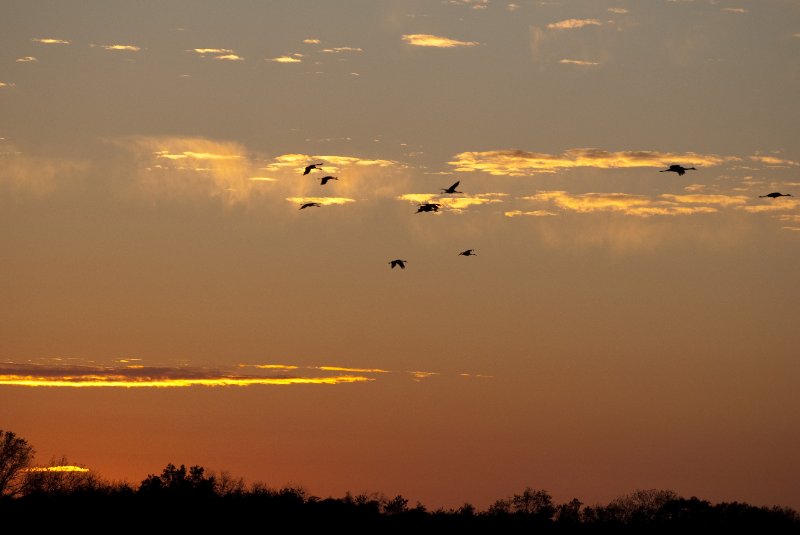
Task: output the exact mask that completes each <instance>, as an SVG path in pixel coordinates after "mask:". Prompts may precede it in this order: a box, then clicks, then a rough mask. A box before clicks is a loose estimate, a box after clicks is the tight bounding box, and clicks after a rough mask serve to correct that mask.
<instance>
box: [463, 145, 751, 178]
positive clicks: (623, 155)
mask: <svg viewBox="0 0 800 535" xmlns="http://www.w3.org/2000/svg"><path fill="white" fill-rule="evenodd" d="M453 158H454V159H453V160H452V161H450V162H448V163H449V164H450V165H452V166H454V167H455V171H461V172H471V171H481V172H485V173H489V174H491V175H508V176H530V175H535V174H539V173H555V172H556V171H559V170H562V169H571V168H576V167H594V168H599V169H615V168H629V167H662V166H664V165H668V164H665V162H675V161H679V162H691V164H692V165H693V166H701V165H702V166H714V165H720V164H721V163H723V162H726V161H729V160H737V158H733V157H724V156H717V155H715V154H697V153H694V152H687V153H682V154H679V153H671V152H660V151H652V150H631V151H617V152H611V151H606V150H601V149H594V148H587V149H569V150H566V151H564V152H563V153H561V154H547V153H542V152H531V151H524V150H493V151H483V152H461V153H459V154H456V155H455V156H454V157H453Z"/></svg>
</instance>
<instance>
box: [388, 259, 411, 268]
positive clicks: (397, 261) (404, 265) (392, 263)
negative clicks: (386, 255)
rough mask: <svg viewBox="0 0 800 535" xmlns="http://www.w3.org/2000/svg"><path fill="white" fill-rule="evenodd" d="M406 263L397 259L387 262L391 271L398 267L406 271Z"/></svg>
mask: <svg viewBox="0 0 800 535" xmlns="http://www.w3.org/2000/svg"><path fill="white" fill-rule="evenodd" d="M406 262H408V260H400V259H399V258H398V259H395V260H391V261H389V264H390V265H391V266H392V269H394V267H395V266H400V269H406Z"/></svg>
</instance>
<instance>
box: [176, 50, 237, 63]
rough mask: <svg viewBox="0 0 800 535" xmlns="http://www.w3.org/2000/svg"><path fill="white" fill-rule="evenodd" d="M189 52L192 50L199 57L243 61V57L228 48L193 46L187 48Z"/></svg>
mask: <svg viewBox="0 0 800 535" xmlns="http://www.w3.org/2000/svg"><path fill="white" fill-rule="evenodd" d="M189 52H194V53H196V54H198V55H199V56H200V57H201V58H205V57H209V56H210V57H213V58H214V59H218V60H222V61H244V58H243V57H241V56H239V55H238V54H237V53H236V52H234V51H233V50H231V49H230V48H193V49H191V50H189Z"/></svg>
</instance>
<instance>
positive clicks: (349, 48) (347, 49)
mask: <svg viewBox="0 0 800 535" xmlns="http://www.w3.org/2000/svg"><path fill="white" fill-rule="evenodd" d="M363 51H364V50H363V49H361V48H357V47H353V46H338V47H336V48H323V49H322V52H325V53H327V54H338V53H340V52H363Z"/></svg>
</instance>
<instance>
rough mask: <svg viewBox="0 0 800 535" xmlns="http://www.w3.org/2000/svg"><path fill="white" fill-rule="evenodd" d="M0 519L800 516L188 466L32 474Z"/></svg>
mask: <svg viewBox="0 0 800 535" xmlns="http://www.w3.org/2000/svg"><path fill="white" fill-rule="evenodd" d="M0 519H2V521H3V522H7V521H12V520H14V519H16V520H25V521H26V522H30V521H31V520H34V521H35V523H36V524H37V525H40V526H45V525H53V524H55V525H61V526H64V525H82V524H83V523H84V522H86V523H88V525H87V526H86V527H91V526H94V527H97V528H101V527H103V526H105V527H106V528H108V529H112V527H113V526H117V527H118V528H123V527H124V528H130V529H134V528H136V529H139V528H142V529H145V528H147V527H148V526H149V527H153V526H158V527H161V528H166V527H170V529H173V528H174V529H179V528H187V527H190V526H191V527H197V528H200V527H204V526H205V527H212V526H213V527H224V528H225V529H230V530H235V529H249V530H250V529H253V528H254V527H255V528H259V531H274V530H277V529H278V526H291V527H292V531H300V532H301V533H302V532H304V531H305V530H307V529H322V528H325V529H332V528H334V527H341V528H342V529H349V530H351V531H352V530H358V531H363V532H366V531H369V532H375V533H385V532H398V531H403V532H406V531H408V530H412V529H425V530H440V529H441V530H449V529H464V530H480V531H486V532H492V533H523V532H528V533H536V532H538V533H574V532H585V533H606V532H614V533H625V532H631V533H633V532H639V531H647V532H648V533H668V532H669V533H686V532H692V531H699V530H703V531H706V530H719V529H725V530H735V531H736V532H739V531H741V530H745V531H746V530H753V531H754V532H758V533H798V532H799V530H800V516H798V514H797V513H796V512H795V511H794V510H792V509H788V508H784V507H756V506H752V505H748V504H746V503H740V502H729V503H717V504H712V503H710V502H708V501H706V500H701V499H699V498H696V497H691V498H683V497H681V496H678V495H677V494H675V493H674V492H672V491H668V490H638V491H635V492H632V493H630V494H628V495H626V496H623V497H620V498H617V499H615V500H613V501H611V502H610V503H608V504H606V505H591V506H586V505H584V504H583V503H581V502H580V501H579V500H577V499H573V500H571V501H569V502H567V503H556V502H554V501H553V498H552V496H550V494H549V493H548V492H547V491H544V490H537V489H532V488H526V489H525V490H523V492H522V493H521V494H514V495H513V496H510V497H507V498H503V499H500V500H497V501H496V502H495V503H494V504H492V505H491V506H490V507H489V508H487V509H486V510H484V511H478V510H477V509H476V508H475V507H473V506H472V505H470V504H464V505H463V506H461V507H459V508H455V509H436V510H428V509H427V508H426V507H425V506H424V505H422V504H420V503H417V504H415V505H413V506H412V505H410V504H409V502H408V500H406V499H405V498H404V497H402V496H395V497H394V498H388V497H386V496H383V495H380V494H358V495H351V494H349V493H348V494H346V495H345V496H344V497H342V498H324V499H323V498H319V497H317V496H311V495H309V494H308V493H307V492H306V491H305V490H303V489H302V488H297V487H284V488H280V489H272V488H269V487H267V486H265V485H263V484H259V483H256V484H253V485H250V486H248V485H246V484H245V483H244V481H243V480H242V479H236V478H233V477H231V476H229V475H227V474H225V473H222V474H220V475H215V474H209V473H207V472H206V470H205V469H204V468H203V467H200V466H192V467H190V468H188V469H187V468H186V467H185V466H184V465H181V466H175V465H173V464H169V465H167V466H166V468H164V470H163V471H162V472H161V474H160V475H149V476H148V477H147V478H145V479H144V480H143V481H142V482H141V483H140V484H139V485H138V486H132V485H130V484H128V483H110V482H107V481H104V480H102V479H101V478H99V477H97V476H96V475H95V474H93V473H92V472H57V471H37V472H26V473H25V474H24V477H23V480H22V483H21V485H20V487H19V490H18V492H17V494H16V496H14V497H11V496H6V497H4V498H3V499H0ZM120 522H122V524H121V525H120ZM115 529H116V528H115Z"/></svg>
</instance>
